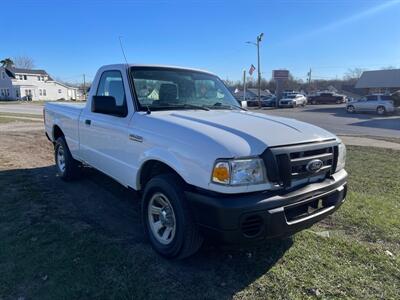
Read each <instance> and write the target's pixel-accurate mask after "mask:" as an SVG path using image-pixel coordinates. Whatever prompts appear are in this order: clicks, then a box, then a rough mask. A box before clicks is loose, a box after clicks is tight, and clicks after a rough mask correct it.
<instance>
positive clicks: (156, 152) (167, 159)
mask: <svg viewBox="0 0 400 300" xmlns="http://www.w3.org/2000/svg"><path fill="white" fill-rule="evenodd" d="M150 160H157V161H159V162H162V163H164V164H166V165H167V166H169V167H170V168H171V169H173V170H174V171H175V172H176V173H177V174H178V175H179V176H181V177H182V178H183V180H185V181H186V182H188V173H187V171H186V169H185V167H184V166H183V164H182V163H181V160H180V159H178V157H176V156H175V155H174V154H173V153H171V152H170V151H168V150H166V149H162V148H152V149H149V150H148V151H145V152H143V153H142V155H141V156H140V157H139V161H138V166H139V168H138V171H137V173H136V178H134V182H135V190H140V189H141V188H142V187H141V186H140V175H141V173H142V167H143V166H144V165H145V163H146V162H147V161H150ZM188 183H189V182H188Z"/></svg>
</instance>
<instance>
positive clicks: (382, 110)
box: [376, 106, 386, 115]
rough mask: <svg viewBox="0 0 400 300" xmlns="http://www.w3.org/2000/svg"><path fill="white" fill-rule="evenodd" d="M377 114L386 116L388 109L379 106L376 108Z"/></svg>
mask: <svg viewBox="0 0 400 300" xmlns="http://www.w3.org/2000/svg"><path fill="white" fill-rule="evenodd" d="M376 113H377V114H378V115H384V114H386V109H385V107H384V106H378V107H377V108H376Z"/></svg>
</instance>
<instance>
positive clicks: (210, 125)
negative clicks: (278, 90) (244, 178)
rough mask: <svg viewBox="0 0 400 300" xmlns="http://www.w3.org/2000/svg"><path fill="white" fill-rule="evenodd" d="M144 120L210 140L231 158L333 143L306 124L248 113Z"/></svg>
mask: <svg viewBox="0 0 400 300" xmlns="http://www.w3.org/2000/svg"><path fill="white" fill-rule="evenodd" d="M148 116H151V118H155V119H158V120H159V121H161V120H162V121H165V122H167V123H169V125H175V126H178V127H184V128H185V129H187V130H185V133H186V134H189V135H190V132H192V133H193V135H201V136H202V137H204V138H210V139H212V140H213V141H215V142H217V143H218V144H219V145H220V146H223V147H224V148H225V149H226V150H228V151H229V153H230V155H231V156H239V155H240V156H244V155H259V154H261V153H262V152H263V151H264V150H265V149H266V148H267V147H272V146H281V145H288V144H298V143H307V142H315V141H322V140H326V139H336V136H335V135H333V134H332V133H330V132H328V131H326V130H324V129H322V128H319V127H317V126H314V125H311V124H308V123H304V122H301V121H297V120H294V119H288V118H282V117H274V116H270V115H266V114H260V113H253V112H249V111H239V110H237V111H236V110H210V111H198V110H196V111H192V110H187V111H163V112H162V111H159V112H152V113H151V115H148ZM175 126H173V127H175ZM168 127H170V126H168V125H167V126H166V127H164V128H168ZM170 129H172V128H170ZM188 130H189V132H188ZM169 132H174V131H169ZM175 133H176V132H175ZM166 134H168V133H166ZM175 138H179V139H184V138H185V137H181V136H180V137H177V136H176V137H175ZM197 140H199V141H198V143H199V147H202V148H204V149H206V147H207V144H205V143H206V141H205V140H201V138H198V139H196V141H197Z"/></svg>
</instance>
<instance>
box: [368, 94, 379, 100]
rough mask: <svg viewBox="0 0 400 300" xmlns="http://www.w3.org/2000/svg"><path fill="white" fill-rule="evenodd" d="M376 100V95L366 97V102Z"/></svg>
mask: <svg viewBox="0 0 400 300" xmlns="http://www.w3.org/2000/svg"><path fill="white" fill-rule="evenodd" d="M377 100H378V96H376V95H371V96H367V101H377Z"/></svg>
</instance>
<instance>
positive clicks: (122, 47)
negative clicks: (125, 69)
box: [118, 36, 128, 65]
mask: <svg viewBox="0 0 400 300" xmlns="http://www.w3.org/2000/svg"><path fill="white" fill-rule="evenodd" d="M121 38H122V36H119V37H118V39H119V45H120V46H121V51H122V55H123V56H124V59H125V63H126V64H127V65H128V61H127V59H126V55H125V51H124V46H123V45H122V40H121Z"/></svg>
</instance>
